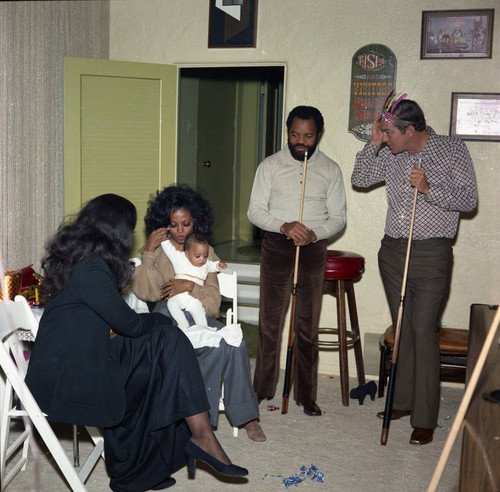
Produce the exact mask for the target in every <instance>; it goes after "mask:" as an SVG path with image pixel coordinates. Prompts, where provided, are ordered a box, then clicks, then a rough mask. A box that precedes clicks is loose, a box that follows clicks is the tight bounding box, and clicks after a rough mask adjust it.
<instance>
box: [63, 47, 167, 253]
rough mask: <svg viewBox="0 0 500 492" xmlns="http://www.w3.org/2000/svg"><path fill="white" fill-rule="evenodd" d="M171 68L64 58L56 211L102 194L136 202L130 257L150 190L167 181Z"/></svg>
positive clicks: (141, 237)
mask: <svg viewBox="0 0 500 492" xmlns="http://www.w3.org/2000/svg"><path fill="white" fill-rule="evenodd" d="M176 105H177V67H175V66H169V65H155V64H148V63H131V62H116V61H108V60H96V59H86V58H69V57H68V58H65V62H64V211H65V215H68V214H71V213H74V212H76V211H78V210H79V209H80V208H81V206H82V204H83V203H85V202H87V201H88V200H90V199H91V198H94V197H96V196H98V195H101V194H103V193H116V194H118V195H122V196H124V197H126V198H128V199H129V200H130V201H131V202H133V203H134V204H135V206H136V207H137V217H138V221H137V227H136V231H135V234H134V250H133V253H132V254H133V255H136V254H137V250H138V249H139V248H140V247H141V246H142V245H143V244H144V242H145V240H146V235H145V227H144V215H145V213H146V207H147V201H148V199H149V196H150V195H151V193H154V192H155V191H156V190H158V189H161V188H163V187H164V186H167V185H169V184H172V183H174V182H175V179H176V164H175V163H176V120H177V107H176Z"/></svg>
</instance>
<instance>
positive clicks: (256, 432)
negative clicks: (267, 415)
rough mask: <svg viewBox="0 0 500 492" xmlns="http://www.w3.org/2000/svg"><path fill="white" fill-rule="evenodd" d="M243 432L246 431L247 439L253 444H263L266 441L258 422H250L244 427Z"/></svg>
mask: <svg viewBox="0 0 500 492" xmlns="http://www.w3.org/2000/svg"><path fill="white" fill-rule="evenodd" d="M244 427H245V430H246V431H247V435H248V438H249V439H251V440H252V441H255V442H264V441H265V440H266V435H265V434H264V431H263V430H262V427H261V426H260V424H259V422H257V420H251V421H250V422H247V423H246V424H245V425H244Z"/></svg>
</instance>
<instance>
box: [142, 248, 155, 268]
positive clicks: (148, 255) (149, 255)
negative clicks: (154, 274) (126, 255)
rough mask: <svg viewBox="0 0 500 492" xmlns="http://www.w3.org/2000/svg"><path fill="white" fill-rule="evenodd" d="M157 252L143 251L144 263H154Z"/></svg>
mask: <svg viewBox="0 0 500 492" xmlns="http://www.w3.org/2000/svg"><path fill="white" fill-rule="evenodd" d="M154 259H155V254H154V253H153V252H151V251H143V252H142V264H143V265H152V264H153V263H154Z"/></svg>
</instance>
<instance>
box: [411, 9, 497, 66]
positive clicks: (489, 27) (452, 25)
mask: <svg viewBox="0 0 500 492" xmlns="http://www.w3.org/2000/svg"><path fill="white" fill-rule="evenodd" d="M494 12H495V10H494V9H485V10H432V11H423V12H422V38H421V44H420V59H422V60H423V59H428V58H491V45H492V41H493V20H494Z"/></svg>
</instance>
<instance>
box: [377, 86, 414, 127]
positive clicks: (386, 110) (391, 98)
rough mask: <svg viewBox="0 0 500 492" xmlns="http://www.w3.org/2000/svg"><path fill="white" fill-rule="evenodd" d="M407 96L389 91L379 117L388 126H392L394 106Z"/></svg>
mask: <svg viewBox="0 0 500 492" xmlns="http://www.w3.org/2000/svg"><path fill="white" fill-rule="evenodd" d="M407 95H408V94H406V93H405V94H403V95H401V93H399V94H394V91H391V92H390V94H389V95H388V96H387V99H386V100H385V102H384V107H383V109H382V114H381V115H380V117H381V118H382V119H383V120H384V121H386V122H387V123H389V124H390V125H394V115H393V113H394V110H395V109H396V106H397V105H398V104H399V103H400V102H401V101H402V100H403V99H404V98H405V97H406V96H407Z"/></svg>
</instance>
